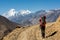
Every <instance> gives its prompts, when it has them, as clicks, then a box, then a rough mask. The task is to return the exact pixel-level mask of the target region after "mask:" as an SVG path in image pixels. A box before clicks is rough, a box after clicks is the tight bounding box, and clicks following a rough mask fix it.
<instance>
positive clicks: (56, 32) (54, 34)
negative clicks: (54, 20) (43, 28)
mask: <svg viewBox="0 0 60 40" xmlns="http://www.w3.org/2000/svg"><path fill="white" fill-rule="evenodd" d="M57 32H58V31H55V32H53V33H52V34H51V35H49V36H46V38H48V37H50V36H53V35H55V34H56V33H57Z"/></svg>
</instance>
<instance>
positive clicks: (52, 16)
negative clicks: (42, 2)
mask: <svg viewBox="0 0 60 40" xmlns="http://www.w3.org/2000/svg"><path fill="white" fill-rule="evenodd" d="M16 14H17V15H16ZM16 14H15V15H14V16H10V17H8V19H9V20H11V21H13V22H16V23H19V24H21V25H24V26H25V25H34V24H38V23H39V18H40V16H43V15H46V17H47V19H46V21H47V22H54V21H56V19H57V18H58V16H59V15H60V9H58V10H49V11H45V10H40V11H37V12H35V13H32V12H30V11H29V12H28V11H27V12H25V13H24V12H22V13H20V12H18V13H16ZM23 15H24V16H23Z"/></svg>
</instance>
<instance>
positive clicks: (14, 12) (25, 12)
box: [3, 9, 31, 18]
mask: <svg viewBox="0 0 60 40" xmlns="http://www.w3.org/2000/svg"><path fill="white" fill-rule="evenodd" d="M30 13H31V11H29V10H20V11H16V10H15V9H10V10H9V11H8V12H7V13H4V14H3V16H5V17H7V18H8V17H10V16H14V15H17V14H18V15H25V14H30Z"/></svg>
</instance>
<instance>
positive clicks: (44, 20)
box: [39, 16, 46, 38]
mask: <svg viewBox="0 0 60 40" xmlns="http://www.w3.org/2000/svg"><path fill="white" fill-rule="evenodd" d="M39 22H40V28H41V33H42V37H43V38H45V24H46V16H42V17H40V20H39Z"/></svg>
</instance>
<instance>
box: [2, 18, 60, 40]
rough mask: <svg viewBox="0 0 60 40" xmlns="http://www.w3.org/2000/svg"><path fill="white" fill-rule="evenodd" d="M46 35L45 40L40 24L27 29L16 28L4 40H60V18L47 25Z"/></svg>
mask: <svg viewBox="0 0 60 40" xmlns="http://www.w3.org/2000/svg"><path fill="white" fill-rule="evenodd" d="M54 32H55V33H54ZM45 34H46V35H45V36H46V38H44V39H43V38H42V36H41V30H40V27H39V24H37V25H33V26H31V27H26V28H23V27H21V28H16V29H15V30H13V31H12V32H11V33H9V34H8V35H7V36H5V37H4V38H3V40H60V17H59V18H58V19H57V20H56V22H52V23H47V24H46V30H45Z"/></svg>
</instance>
